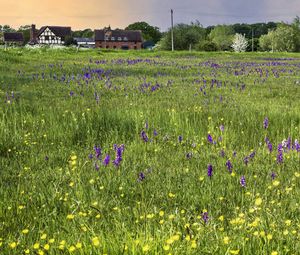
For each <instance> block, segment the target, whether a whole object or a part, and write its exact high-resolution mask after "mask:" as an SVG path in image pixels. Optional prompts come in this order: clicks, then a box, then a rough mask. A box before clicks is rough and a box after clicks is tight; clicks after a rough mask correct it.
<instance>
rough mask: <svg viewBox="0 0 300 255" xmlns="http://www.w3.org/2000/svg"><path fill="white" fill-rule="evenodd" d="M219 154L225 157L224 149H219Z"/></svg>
mask: <svg viewBox="0 0 300 255" xmlns="http://www.w3.org/2000/svg"><path fill="white" fill-rule="evenodd" d="M220 156H221V157H222V158H224V157H225V151H224V150H221V151H220Z"/></svg>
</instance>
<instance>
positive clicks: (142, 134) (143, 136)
mask: <svg viewBox="0 0 300 255" xmlns="http://www.w3.org/2000/svg"><path fill="white" fill-rule="evenodd" d="M141 138H142V140H143V141H144V142H145V143H146V142H148V141H149V138H148V136H147V134H146V132H145V131H144V130H142V132H141Z"/></svg>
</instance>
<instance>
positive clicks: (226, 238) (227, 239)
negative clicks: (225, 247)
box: [223, 236, 230, 244]
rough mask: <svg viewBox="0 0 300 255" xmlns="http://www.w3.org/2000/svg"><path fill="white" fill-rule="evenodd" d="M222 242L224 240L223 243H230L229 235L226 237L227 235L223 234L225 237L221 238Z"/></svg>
mask: <svg viewBox="0 0 300 255" xmlns="http://www.w3.org/2000/svg"><path fill="white" fill-rule="evenodd" d="M223 242H224V244H229V243H230V239H229V237H228V236H225V237H224V238H223Z"/></svg>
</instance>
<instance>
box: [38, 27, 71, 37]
mask: <svg viewBox="0 0 300 255" xmlns="http://www.w3.org/2000/svg"><path fill="white" fill-rule="evenodd" d="M47 27H48V28H49V29H50V30H51V31H52V32H53V33H54V34H55V35H56V36H59V37H66V36H71V27H59V26H43V27H41V29H40V31H39V32H38V33H37V36H40V35H41V34H42V33H43V32H44V31H45V29H46V28H47Z"/></svg>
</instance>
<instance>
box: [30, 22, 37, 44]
mask: <svg viewBox="0 0 300 255" xmlns="http://www.w3.org/2000/svg"><path fill="white" fill-rule="evenodd" d="M30 42H31V43H32V44H36V43H37V40H36V30H35V25H34V24H32V25H31V30H30Z"/></svg>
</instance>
